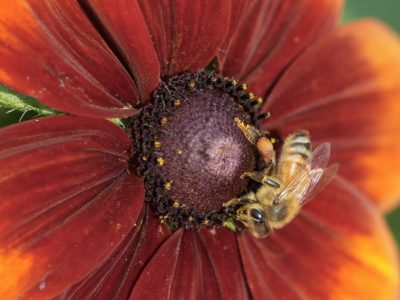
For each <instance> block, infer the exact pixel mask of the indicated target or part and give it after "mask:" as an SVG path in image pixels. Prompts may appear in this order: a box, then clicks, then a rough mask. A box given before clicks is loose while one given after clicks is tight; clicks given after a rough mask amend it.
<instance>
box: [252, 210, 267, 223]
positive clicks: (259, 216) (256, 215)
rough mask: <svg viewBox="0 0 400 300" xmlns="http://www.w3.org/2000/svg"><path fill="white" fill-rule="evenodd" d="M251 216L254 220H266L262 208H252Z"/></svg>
mask: <svg viewBox="0 0 400 300" xmlns="http://www.w3.org/2000/svg"><path fill="white" fill-rule="evenodd" d="M250 216H251V217H252V218H253V220H254V221H257V222H262V221H264V212H263V211H262V210H261V209H256V208H252V209H251V210H250Z"/></svg>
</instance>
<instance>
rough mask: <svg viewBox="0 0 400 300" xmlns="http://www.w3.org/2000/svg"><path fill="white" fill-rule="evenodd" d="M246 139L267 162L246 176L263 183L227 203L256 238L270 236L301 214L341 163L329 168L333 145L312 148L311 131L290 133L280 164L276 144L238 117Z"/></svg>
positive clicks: (324, 144) (236, 218) (236, 217)
mask: <svg viewBox="0 0 400 300" xmlns="http://www.w3.org/2000/svg"><path fill="white" fill-rule="evenodd" d="M236 123H237V125H238V126H239V128H240V129H241V130H242V132H243V133H244V135H245V136H246V138H247V139H248V140H249V141H250V142H251V143H253V144H255V145H256V146H257V149H258V151H259V153H260V155H261V157H262V158H263V159H264V161H265V163H266V167H265V169H264V170H262V171H261V172H249V173H245V174H244V176H248V177H250V178H251V179H253V180H255V181H257V182H259V183H261V185H260V187H259V188H258V189H257V190H256V191H254V192H253V191H251V192H248V193H247V194H245V195H243V196H242V197H240V198H234V199H231V200H230V201H228V202H226V203H224V206H225V207H235V208H237V207H238V208H237V209H236V215H235V216H234V217H233V218H234V219H235V220H237V221H239V222H241V223H242V224H243V225H244V227H245V228H246V229H247V230H248V231H249V232H250V233H251V234H252V235H253V236H255V237H257V238H263V237H266V236H267V235H268V234H269V233H270V232H271V231H272V230H273V229H279V228H282V227H283V226H285V225H287V224H288V223H289V222H291V221H292V220H293V218H294V217H295V216H296V215H297V214H298V213H299V211H300V208H301V207H302V206H303V205H304V203H306V202H307V201H308V200H310V199H311V198H313V197H314V196H315V195H316V194H317V193H318V192H319V191H320V190H321V189H322V188H323V187H324V186H325V185H326V184H327V183H328V182H329V180H330V179H331V178H332V177H333V176H334V175H335V174H336V172H337V169H338V165H337V164H334V165H331V166H330V167H327V165H328V161H329V157H330V153H331V147H330V144H329V143H323V144H321V145H319V146H318V147H317V148H316V149H315V150H314V151H312V149H311V140H310V135H309V133H308V132H307V131H305V130H302V131H297V132H295V133H294V134H291V135H289V136H288V137H287V138H286V139H285V141H284V144H283V147H282V151H281V154H280V157H279V162H278V163H276V160H275V151H274V149H273V145H272V143H271V142H270V141H269V139H268V138H267V137H265V135H263V134H262V133H261V132H260V131H258V130H257V129H256V128H255V127H253V126H250V125H245V124H244V123H243V122H241V121H240V120H236Z"/></svg>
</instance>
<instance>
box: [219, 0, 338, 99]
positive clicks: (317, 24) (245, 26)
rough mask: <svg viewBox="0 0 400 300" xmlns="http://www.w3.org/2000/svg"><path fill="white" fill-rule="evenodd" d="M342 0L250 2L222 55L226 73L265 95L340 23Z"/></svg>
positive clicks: (224, 72)
mask: <svg viewBox="0 0 400 300" xmlns="http://www.w3.org/2000/svg"><path fill="white" fill-rule="evenodd" d="M342 5H343V1H342V0H322V1H321V0H284V1H251V2H250V1H249V2H248V3H246V4H245V6H244V7H243V8H241V9H242V11H243V13H242V14H241V16H240V17H238V16H235V17H237V18H238V19H237V20H235V22H232V23H231V26H234V27H235V28H236V31H235V34H233V35H232V36H231V37H228V40H227V41H225V43H224V47H225V48H222V50H221V51H220V52H219V54H218V60H219V62H220V68H221V71H222V73H223V74H225V75H229V76H235V77H238V78H239V79H241V80H243V81H245V82H246V83H247V84H248V85H249V87H250V90H251V91H253V92H254V93H256V94H259V95H263V94H264V93H265V92H266V91H267V89H268V88H269V87H270V86H271V84H272V83H273V82H274V81H275V80H276V78H277V77H278V76H279V75H280V74H281V73H282V71H283V70H284V69H285V67H286V66H287V65H288V64H289V63H290V62H291V61H292V60H293V59H294V58H295V57H296V56H297V55H298V54H299V53H300V52H301V51H302V50H303V49H304V48H306V47H307V46H309V45H310V43H312V42H313V41H314V40H315V39H317V38H318V37H319V36H321V35H323V34H325V33H326V32H327V31H329V30H331V29H332V28H333V27H334V25H335V23H336V22H337V20H338V18H339V16H340V12H341V8H342Z"/></svg>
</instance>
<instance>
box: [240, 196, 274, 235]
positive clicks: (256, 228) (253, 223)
mask: <svg viewBox="0 0 400 300" xmlns="http://www.w3.org/2000/svg"><path fill="white" fill-rule="evenodd" d="M243 218H244V219H243ZM242 221H244V222H243V223H244V224H245V226H246V227H247V229H248V230H249V231H250V233H251V234H252V235H253V236H255V237H256V238H264V237H266V236H267V235H268V234H269V233H270V227H269V225H268V223H267V222H266V220H265V213H264V210H263V209H262V207H261V205H259V204H256V203H254V204H249V205H247V207H246V209H245V216H242Z"/></svg>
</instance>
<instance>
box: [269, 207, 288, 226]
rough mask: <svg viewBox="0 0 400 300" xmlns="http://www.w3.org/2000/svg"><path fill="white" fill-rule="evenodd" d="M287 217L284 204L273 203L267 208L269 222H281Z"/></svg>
mask: <svg viewBox="0 0 400 300" xmlns="http://www.w3.org/2000/svg"><path fill="white" fill-rule="evenodd" d="M287 216H288V206H287V204H286V203H285V202H274V203H273V204H272V205H271V206H269V207H268V220H269V221H270V222H281V221H283V220H285V219H286V218H287Z"/></svg>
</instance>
